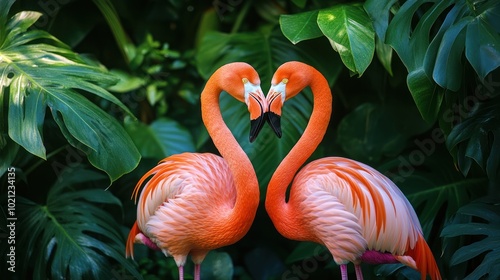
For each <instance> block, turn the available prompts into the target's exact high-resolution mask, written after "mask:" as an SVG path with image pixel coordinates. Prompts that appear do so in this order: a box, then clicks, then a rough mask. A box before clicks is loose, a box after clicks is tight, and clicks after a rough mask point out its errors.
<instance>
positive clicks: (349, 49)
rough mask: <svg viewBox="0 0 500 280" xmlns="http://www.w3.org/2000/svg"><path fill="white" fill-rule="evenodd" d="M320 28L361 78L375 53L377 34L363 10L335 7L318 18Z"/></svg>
mask: <svg viewBox="0 0 500 280" xmlns="http://www.w3.org/2000/svg"><path fill="white" fill-rule="evenodd" d="M318 26H319V28H320V29H321V31H322V32H323V34H325V36H326V37H327V38H328V39H329V40H330V44H331V45H332V47H333V49H334V50H335V51H337V52H338V53H339V54H340V58H341V59H342V61H343V62H344V65H345V66H346V67H347V68H349V70H351V71H352V72H354V73H358V74H359V75H362V74H363V72H364V71H365V70H366V68H367V67H368V65H370V63H371V61H372V58H373V54H374V51H375V31H374V30H373V26H372V23H371V20H370V18H369V17H368V15H367V14H366V12H365V10H364V9H363V7H362V6H360V5H357V4H352V5H347V4H346V5H336V6H333V7H331V8H327V9H323V10H321V11H320V12H319V14H318Z"/></svg>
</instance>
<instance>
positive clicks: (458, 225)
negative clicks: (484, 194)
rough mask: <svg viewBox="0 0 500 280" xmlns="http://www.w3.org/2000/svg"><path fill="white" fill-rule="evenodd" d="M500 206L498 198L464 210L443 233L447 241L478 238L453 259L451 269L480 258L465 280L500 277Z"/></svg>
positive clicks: (462, 208) (474, 204) (477, 202)
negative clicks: (467, 237)
mask: <svg viewBox="0 0 500 280" xmlns="http://www.w3.org/2000/svg"><path fill="white" fill-rule="evenodd" d="M499 213H500V203H499V201H498V199H497V198H495V199H493V198H483V199H480V200H477V201H474V202H471V203H470V204H467V205H465V206H463V207H461V208H460V209H459V210H458V212H457V215H459V216H462V217H465V218H466V219H465V220H463V219H456V220H455V221H453V222H452V223H450V224H449V225H447V226H446V227H445V228H444V229H443V231H442V232H441V236H443V237H445V238H446V239H450V238H456V237H458V236H472V237H479V238H478V239H475V241H474V242H472V243H471V244H469V245H466V246H463V247H461V248H459V249H457V250H456V251H455V252H454V253H453V256H452V258H451V260H450V264H451V265H452V266H458V265H464V263H466V262H467V261H470V260H474V259H480V262H481V264H480V265H478V266H477V267H475V268H473V271H472V272H471V273H470V274H468V275H467V277H465V278H463V279H481V278H483V277H486V275H487V278H488V279H497V278H498V277H500V252H499V251H498V250H499V248H500V247H499V246H497V245H498V244H500V214H499Z"/></svg>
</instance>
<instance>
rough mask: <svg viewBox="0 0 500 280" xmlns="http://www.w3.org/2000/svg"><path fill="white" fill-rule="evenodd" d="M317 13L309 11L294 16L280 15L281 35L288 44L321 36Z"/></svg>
mask: <svg viewBox="0 0 500 280" xmlns="http://www.w3.org/2000/svg"><path fill="white" fill-rule="evenodd" d="M317 19H318V11H310V12H305V13H300V14H295V15H281V16H280V26H281V31H282V32H283V35H285V37H286V38H287V39H288V40H290V42H292V43H294V44H297V43H298V42H300V41H303V40H309V39H314V38H317V37H321V36H323V33H322V32H321V29H319V27H318V23H317Z"/></svg>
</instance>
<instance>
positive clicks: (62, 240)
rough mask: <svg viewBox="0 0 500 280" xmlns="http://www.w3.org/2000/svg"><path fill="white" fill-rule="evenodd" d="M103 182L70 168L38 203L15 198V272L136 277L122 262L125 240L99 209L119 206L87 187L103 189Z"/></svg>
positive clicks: (45, 275) (48, 275) (106, 194)
mask: <svg viewBox="0 0 500 280" xmlns="http://www.w3.org/2000/svg"><path fill="white" fill-rule="evenodd" d="M103 179H105V177H104V176H103V175H100V174H98V173H96V172H94V171H88V170H82V169H75V170H73V171H72V172H67V173H63V174H62V175H61V177H59V179H58V181H57V183H55V184H54V185H53V186H52V187H51V188H50V191H49V192H48V194H47V197H46V199H45V200H44V201H43V202H35V201H31V200H28V199H26V198H22V197H19V198H18V207H17V210H18V212H17V213H16V214H17V217H18V220H19V224H18V225H17V226H18V229H19V231H18V234H19V235H18V236H17V240H16V241H17V242H16V244H18V248H19V250H18V252H19V254H22V257H21V258H20V259H22V260H24V261H23V262H20V263H19V266H22V269H21V268H18V270H17V271H18V272H20V273H21V274H23V273H26V272H28V271H32V272H33V274H32V276H33V277H34V279H106V278H107V279H113V278H114V277H116V276H117V275H121V274H123V273H124V271H123V270H125V271H126V272H127V274H129V275H130V274H132V275H134V277H135V278H141V275H140V274H139V273H138V272H137V270H136V269H135V267H134V265H133V262H132V261H130V260H127V259H125V255H124V252H125V246H124V244H125V238H124V236H123V235H122V234H121V232H120V231H119V228H120V225H119V224H118V223H117V220H116V217H113V216H112V215H111V214H110V213H108V212H106V211H105V210H103V206H106V207H109V206H111V207H115V208H116V207H117V208H120V209H121V203H120V201H119V200H118V199H117V198H116V197H115V196H113V195H112V194H111V193H110V192H108V191H105V190H103V189H96V188H89V187H88V183H89V182H94V183H95V182H101V183H103V184H105V181H103ZM81 186H85V187H81ZM30 277H31V276H30ZM21 278H23V277H21ZM115 279H116V278H115Z"/></svg>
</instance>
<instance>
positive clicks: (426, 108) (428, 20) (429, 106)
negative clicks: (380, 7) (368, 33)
mask: <svg viewBox="0 0 500 280" xmlns="http://www.w3.org/2000/svg"><path fill="white" fill-rule="evenodd" d="M428 2H432V3H434V4H432V6H431V7H430V8H429V9H428V10H427V11H426V12H425V13H424V14H423V16H421V18H419V20H418V24H417V26H416V27H415V28H412V19H413V16H414V14H415V13H416V12H417V10H419V8H420V7H421V6H422V5H423V4H425V3H428ZM451 4H452V0H445V1H429V0H416V1H407V2H405V3H404V4H403V6H402V7H401V9H400V10H399V11H398V12H397V13H396V15H395V16H394V19H393V20H392V21H391V22H390V24H389V27H388V28H387V33H386V42H387V43H388V44H389V45H391V46H392V47H393V48H394V50H395V51H396V52H397V54H398V55H399V57H400V58H401V60H402V61H403V63H404V65H405V66H406V68H407V69H408V72H409V74H408V77H407V84H408V88H409V89H410V92H411V94H412V96H413V99H414V100H415V103H416V105H417V107H418V109H419V111H420V113H421V114H422V117H423V118H424V120H426V121H428V122H430V123H432V122H434V121H435V120H436V118H437V114H438V112H439V108H440V107H441V102H442V100H443V95H444V91H443V90H442V89H441V88H440V87H439V86H438V85H437V84H436V83H435V82H434V81H433V80H432V78H430V77H429V76H428V75H427V74H426V72H425V70H424V60H425V55H426V51H427V49H428V46H429V43H430V41H431V38H430V34H431V32H430V31H431V28H432V27H433V25H434V23H435V22H436V20H437V18H438V17H439V16H440V15H441V13H442V12H443V11H444V10H445V9H446V8H448V7H449V6H450V5H451Z"/></svg>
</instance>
